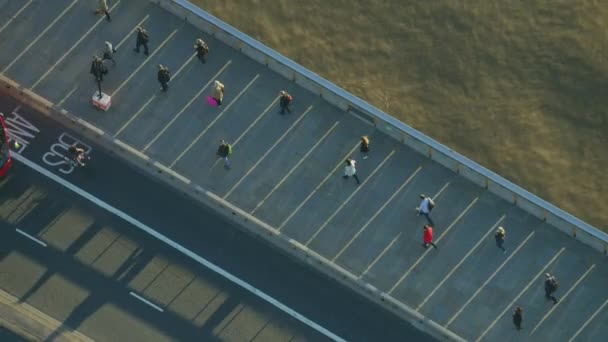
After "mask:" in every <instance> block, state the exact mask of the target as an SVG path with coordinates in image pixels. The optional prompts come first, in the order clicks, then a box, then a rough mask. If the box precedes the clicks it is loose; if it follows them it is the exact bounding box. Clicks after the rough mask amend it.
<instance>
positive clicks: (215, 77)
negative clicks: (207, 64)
mask: <svg viewBox="0 0 608 342" xmlns="http://www.w3.org/2000/svg"><path fill="white" fill-rule="evenodd" d="M231 63H232V60H229V61H228V62H226V64H224V66H223V67H222V68H221V69H220V71H218V72H217V73H216V74H215V75H213V77H211V79H209V81H208V82H207V84H205V85H204V86H203V87H202V88H201V90H199V91H198V93H196V95H194V96H193V97H192V98H191V99H190V101H188V103H186V105H185V106H183V107H182V109H180V111H179V112H177V114H175V115H174V116H173V119H171V121H169V123H168V124H166V125H165V127H163V129H162V130H161V131H160V132H158V134H156V136H154V138H153V139H152V140H150V142H149V143H148V144H147V145H146V146H144V149H143V150H141V151H142V152H146V151H147V150H148V148H150V146H152V144H154V142H155V141H156V140H158V138H160V136H161V135H163V133H165V131H166V130H167V129H169V127H171V125H172V124H173V123H174V122H175V121H176V120H177V119H178V118H179V117H180V116H181V115H182V113H184V111H186V109H187V108H188V107H190V105H191V104H192V103H193V102H194V100H196V99H197V98H198V97H199V96H200V95H201V93H202V92H203V91H204V90H205V89H206V88H207V87H208V86H209V85H210V84H211V82H213V81H214V80H216V79H217V77H218V76H219V75H220V74H221V73H222V72H224V70H225V69H226V68H227V67H228V66H229V65H230V64H231Z"/></svg>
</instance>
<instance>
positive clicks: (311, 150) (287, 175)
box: [250, 121, 340, 215]
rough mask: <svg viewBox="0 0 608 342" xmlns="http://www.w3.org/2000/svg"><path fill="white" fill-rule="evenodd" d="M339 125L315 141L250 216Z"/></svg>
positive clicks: (335, 124)
mask: <svg viewBox="0 0 608 342" xmlns="http://www.w3.org/2000/svg"><path fill="white" fill-rule="evenodd" d="M339 123H340V121H336V123H334V125H333V126H331V128H330V129H329V130H327V132H325V135H323V137H321V139H319V140H317V143H316V144H314V146H313V147H312V148H310V149H309V150H308V152H306V154H305V155H304V156H303V157H302V158H300V160H299V161H298V163H297V164H296V165H294V166H293V167H292V168H291V170H289V172H287V174H286V175H285V176H283V178H282V179H281V180H280V181H279V182H278V183H277V184H275V186H274V187H273V188H272V190H270V192H269V193H267V194H266V196H264V198H263V199H262V200H261V201H260V202H259V203H258V204H257V205H256V206H255V208H253V210H252V211H251V212H250V214H251V215H253V214H254V213H255V212H256V210H258V209H259V208H260V207H261V206H262V204H264V202H266V200H267V199H268V197H270V196H271V195H272V194H273V193H274V192H275V191H276V190H277V189H278V188H279V187H280V186H281V185H283V183H284V182H285V180H286V179H287V178H288V177H289V176H291V174H292V173H293V172H294V171H295V170H297V169H298V167H300V165H302V163H304V161H305V160H306V158H308V156H309V155H310V154H311V153H312V152H313V151H315V150H316V149H317V147H319V145H321V143H322V142H323V141H324V140H325V138H327V137H328V136H329V134H330V133H331V132H333V130H334V129H335V128H336V127H337V126H338V124H339Z"/></svg>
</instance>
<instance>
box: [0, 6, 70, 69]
mask: <svg viewBox="0 0 608 342" xmlns="http://www.w3.org/2000/svg"><path fill="white" fill-rule="evenodd" d="M77 2H78V0H74V1H72V3H71V4H70V5H69V6H68V7H66V8H65V9H64V10H63V12H61V13H60V14H59V15H58V16H57V17H56V18H55V20H53V21H52V22H51V23H50V24H49V25H48V26H47V27H46V28H45V29H44V31H42V32H41V33H40V34H38V35H37V36H36V38H35V39H34V40H32V41H31V42H30V43H29V44H28V46H27V47H26V48H25V49H23V51H21V53H19V55H17V57H15V59H13V61H12V62H11V63H10V64H9V65H7V66H6V68H4V70H2V73H3V74H4V73H6V72H7V71H8V70H9V69H10V68H11V67H12V66H13V65H14V64H15V63H17V61H18V60H19V59H20V58H21V57H23V55H24V54H25V53H26V52H28V51H29V49H30V48H31V47H32V46H34V44H36V43H37V42H38V40H40V38H42V37H43V36H44V35H45V34H46V33H47V32H48V31H49V30H50V29H51V28H53V26H55V24H56V23H57V22H58V21H59V20H61V18H63V16H64V15H65V14H66V13H68V11H69V10H70V9H72V7H74V5H76V3H77Z"/></svg>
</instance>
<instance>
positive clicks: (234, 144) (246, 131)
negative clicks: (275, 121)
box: [211, 96, 281, 169]
mask: <svg viewBox="0 0 608 342" xmlns="http://www.w3.org/2000/svg"><path fill="white" fill-rule="evenodd" d="M280 98H281V97H280V96H277V97H275V98H274V99H273V100H272V102H270V104H269V105H268V106H267V107H266V109H264V111H263V112H262V114H260V115H258V117H257V118H255V120H254V121H253V122H252V123H251V124H250V125H249V126H248V127H247V129H245V131H243V133H241V135H239V137H238V138H236V140H235V141H234V142H233V143H232V147H236V145H237V144H238V143H239V141H241V139H243V138H244V137H245V135H247V133H248V132H249V131H250V130H251V129H252V128H253V127H255V125H256V124H257V123H258V121H260V120H261V119H262V118H263V117H264V116H266V114H267V113H268V112H269V111H270V108H272V107H273V106H274V105H275V103H276V102H277V101H278V100H279V99H280ZM220 160H221V159H216V160H215V161H214V162H213V165H212V166H211V168H212V169H213V168H214V167H215V166H216V165H217V164H218V163H219V162H220Z"/></svg>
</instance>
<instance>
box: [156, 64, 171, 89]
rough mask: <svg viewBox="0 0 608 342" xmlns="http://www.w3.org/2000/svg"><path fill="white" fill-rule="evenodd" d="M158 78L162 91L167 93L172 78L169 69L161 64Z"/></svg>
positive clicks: (157, 74)
mask: <svg viewBox="0 0 608 342" xmlns="http://www.w3.org/2000/svg"><path fill="white" fill-rule="evenodd" d="M156 78H157V79H158V82H160V89H161V90H162V91H167V89H168V88H169V81H171V76H170V75H169V68H167V67H166V66H164V65H162V64H159V65H158V72H157V73H156Z"/></svg>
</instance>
